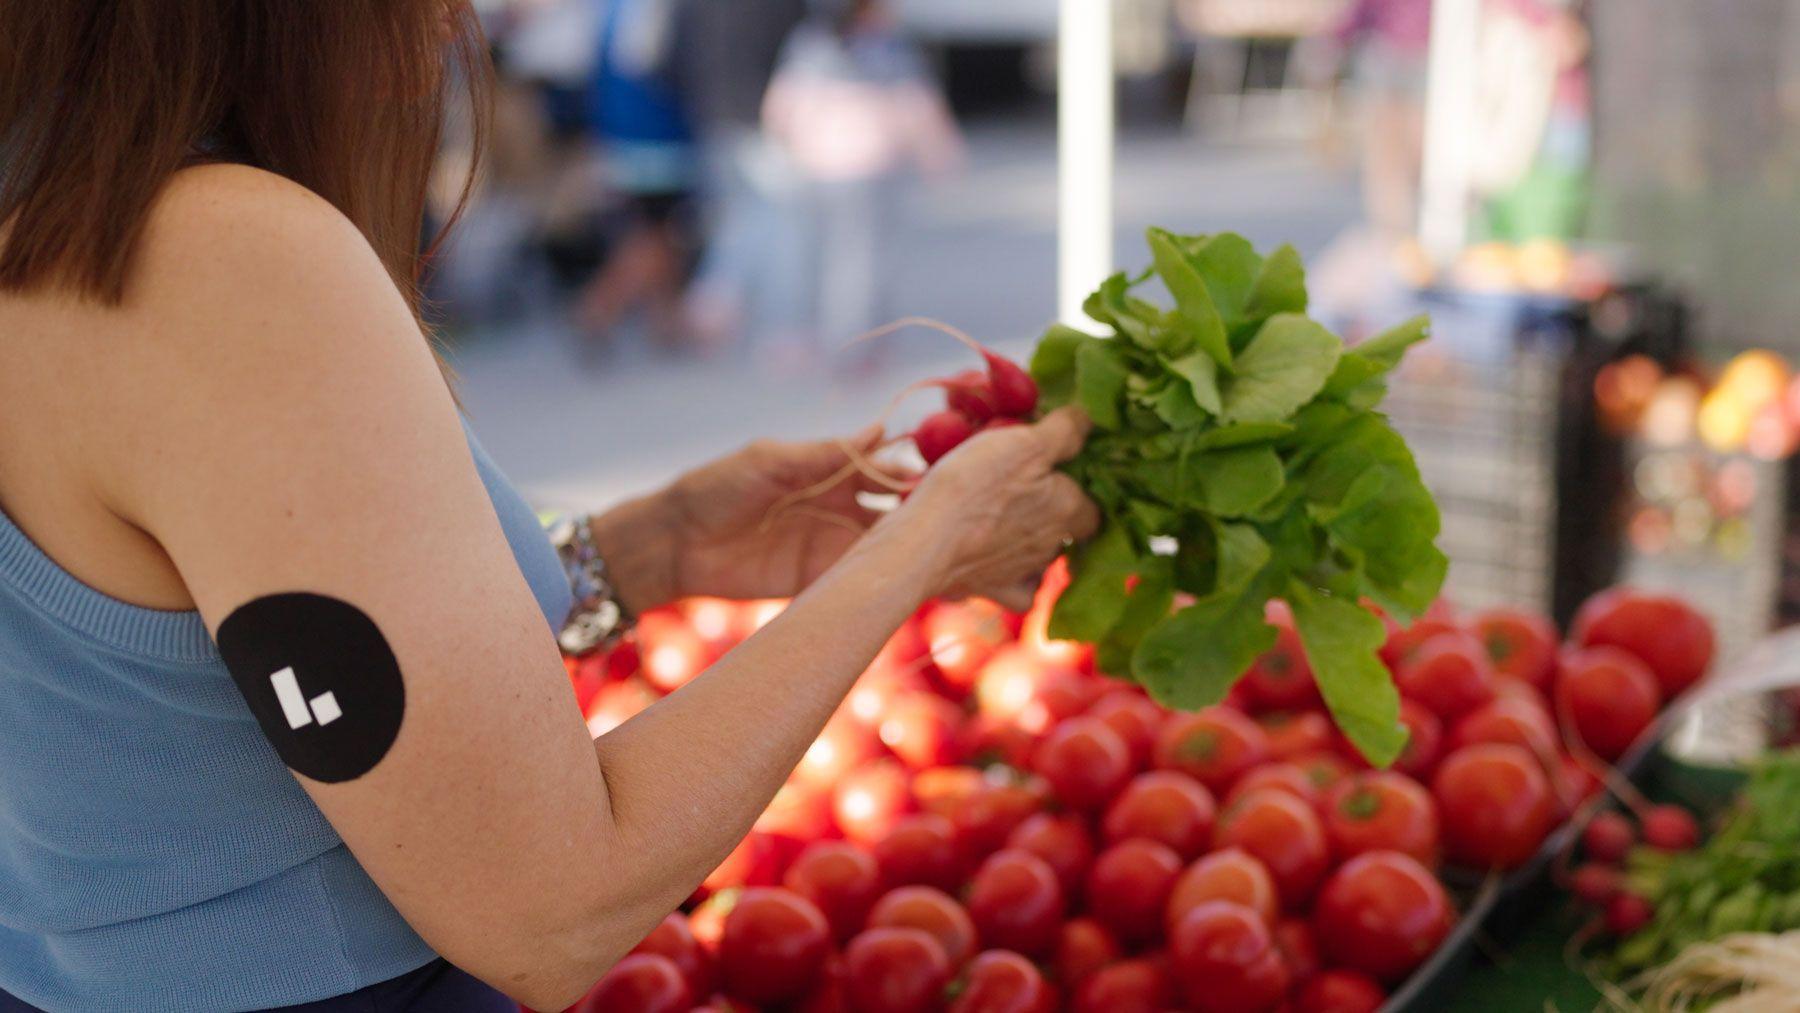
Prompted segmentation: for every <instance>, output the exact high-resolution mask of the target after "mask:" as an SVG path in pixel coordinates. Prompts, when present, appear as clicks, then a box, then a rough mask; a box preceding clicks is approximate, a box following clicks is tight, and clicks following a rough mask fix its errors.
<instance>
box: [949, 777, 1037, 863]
mask: <svg viewBox="0 0 1800 1013" xmlns="http://www.w3.org/2000/svg"><path fill="white" fill-rule="evenodd" d="M1043 807H1044V800H1043V798H1042V797H1041V796H1039V795H1038V793H1037V792H1035V791H1033V790H1032V789H1031V788H1030V787H1029V786H1027V785H1024V784H985V785H983V786H982V788H981V790H980V791H978V792H976V793H975V794H973V795H971V796H969V797H968V798H966V799H963V800H962V801H961V802H960V803H959V804H958V805H957V806H956V807H955V808H954V809H952V810H951V812H950V822H952V823H954V824H956V833H957V836H958V838H959V839H960V840H961V843H962V850H963V859H964V860H965V861H966V862H968V863H969V864H970V865H974V864H975V863H977V862H979V861H980V860H981V859H983V858H986V857H987V856H988V855H990V854H992V853H993V852H994V850H995V849H997V848H999V847H1000V846H1001V845H1003V844H1005V843H1006V839H1007V838H1008V837H1009V836H1011V835H1012V832H1013V831H1014V830H1015V829H1017V828H1018V826H1019V824H1021V823H1023V822H1025V819H1026V818H1027V817H1029V816H1030V815H1031V814H1032V813H1035V812H1038V811H1040V810H1041V809H1043Z"/></svg>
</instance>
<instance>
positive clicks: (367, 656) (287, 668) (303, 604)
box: [218, 592, 406, 783]
mask: <svg viewBox="0 0 1800 1013" xmlns="http://www.w3.org/2000/svg"><path fill="white" fill-rule="evenodd" d="M218 644H219V654H220V656H221V657H223V658H224V659H225V668H226V669H227V670H228V671H230V672H231V678H232V680H233V681H234V682H236V683H237V686H238V690H239V692H241V693H243V694H244V700H245V702H247V703H248V704H249V705H250V713H252V714H254V715H255V716H256V721H257V723H258V724H260V725H261V726H262V729H263V733H264V734H266V735H267V736H268V737H269V742H270V743H271V744H273V745H274V746H275V752H276V753H277V754H279V755H280V756H281V762H283V763H285V764H287V765H288V766H289V767H290V768H292V769H293V770H294V771H295V772H297V773H300V774H304V775H306V776H307V777H310V778H312V779H313V780H315V781H324V782H327V783H335V782H339V781H349V780H353V779H355V778H358V777H361V776H362V775H364V774H366V773H368V772H369V771H370V770H372V769H374V767H375V765H376V764H377V763H380V762H381V758H382V757H383V756H386V755H387V751H388V748H389V747H391V746H392V745H393V744H394V738H395V737H396V736H398V735H399V734H400V720H401V718H402V716H403V715H404V714H405V711H406V687H405V685H404V684H402V682H401V681H400V664H399V662H397V661H395V660H394V651H393V649H392V648H390V647H389V646H388V642H387V638H385V637H383V636H382V635H381V630H380V629H379V628H377V627H376V625H375V623H374V621H373V620H371V619H370V618H369V617H368V616H366V615H364V614H363V613H362V611H361V610H360V609H358V608H356V607H355V606H354V605H350V604H348V603H346V602H342V601H339V600H337V599H336V598H328V597H326V596H324V595H319V594H307V593H304V592H295V593H289V594H275V595H269V596H268V597H265V598H258V599H256V600H255V601H253V602H250V603H249V604H247V605H244V606H243V607H242V608H239V609H238V610H237V611H235V612H233V613H231V615H229V616H226V617H225V621H224V622H223V623H220V624H219V634H218Z"/></svg>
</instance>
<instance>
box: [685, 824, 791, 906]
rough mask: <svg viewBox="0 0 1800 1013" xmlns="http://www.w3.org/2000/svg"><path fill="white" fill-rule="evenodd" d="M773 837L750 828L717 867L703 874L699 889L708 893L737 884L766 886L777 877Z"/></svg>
mask: <svg viewBox="0 0 1800 1013" xmlns="http://www.w3.org/2000/svg"><path fill="white" fill-rule="evenodd" d="M777 852H778V849H777V847H776V845H775V838H774V837H772V836H770V835H769V834H765V833H761V832H759V831H756V830H752V831H750V832H749V833H747V834H745V835H744V839H743V840H741V841H739V842H738V843H737V847H735V848H732V849H731V854H729V855H726V856H725V860H724V861H722V862H720V863H719V865H718V867H717V868H715V869H713V871H711V872H709V873H707V874H706V879H704V880H702V881H701V883H700V888H701V889H702V890H704V891H706V892H708V893H716V892H717V891H720V890H730V889H732V888H734V887H740V886H768V885H769V884H771V883H774V882H775V881H776V880H777V879H780V878H781V872H780V870H779V869H778V865H779V864H780V856H779V855H778V854H777Z"/></svg>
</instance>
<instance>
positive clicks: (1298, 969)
mask: <svg viewBox="0 0 1800 1013" xmlns="http://www.w3.org/2000/svg"><path fill="white" fill-rule="evenodd" d="M1272 931H1273V933H1274V936H1275V949H1277V950H1279V951H1280V952H1281V962H1282V963H1284V964H1286V965H1287V969H1288V977H1289V978H1290V979H1291V980H1293V981H1295V982H1301V981H1308V980H1310V979H1311V978H1312V977H1313V976H1314V975H1316V974H1318V973H1319V969H1320V968H1321V967H1322V966H1323V965H1322V964H1321V963H1320V958H1319V942H1318V940H1316V939H1314V938H1313V931H1312V923H1311V922H1309V921H1307V920H1306V919H1304V918H1283V919H1282V920H1281V921H1278V922H1276V923H1275V928H1274V929H1273V930H1272Z"/></svg>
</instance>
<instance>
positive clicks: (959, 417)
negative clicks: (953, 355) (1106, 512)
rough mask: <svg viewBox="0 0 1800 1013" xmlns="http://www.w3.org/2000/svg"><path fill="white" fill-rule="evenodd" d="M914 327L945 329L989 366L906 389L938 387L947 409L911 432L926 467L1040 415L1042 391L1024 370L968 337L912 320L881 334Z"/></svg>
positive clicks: (927, 321) (951, 329) (938, 325)
mask: <svg viewBox="0 0 1800 1013" xmlns="http://www.w3.org/2000/svg"><path fill="white" fill-rule="evenodd" d="M914 324H918V325H922V326H930V327H935V328H937V329H939V330H941V331H943V332H944V333H946V334H948V335H950V336H951V337H953V338H955V339H956V340H958V341H960V342H962V343H963V344H965V345H967V346H969V348H971V349H973V350H974V351H975V353H976V354H978V355H980V356H981V358H982V360H983V361H984V362H986V363H987V371H986V372H983V371H981V370H978V369H966V370H963V371H962V372H960V373H956V374H954V375H952V376H947V377H941V378H939V379H935V380H923V381H920V382H919V383H917V384H914V385H913V386H912V387H910V388H908V390H914V389H917V388H920V387H940V388H942V389H943V391H944V408H943V410H942V411H938V412H933V413H932V414H930V415H927V416H925V418H924V419H922V420H920V422H919V424H918V425H917V426H916V427H914V429H913V431H912V432H911V433H910V434H909V435H910V436H911V437H912V441H913V444H914V445H915V446H917V447H918V449H919V456H920V457H922V458H924V459H925V463H926V464H928V465H930V464H936V463H937V462H938V460H939V459H940V458H942V457H943V456H944V455H945V454H948V453H949V452H950V451H952V450H955V449H956V448H957V447H958V446H960V445H961V444H962V443H963V441H964V440H967V439H968V438H969V437H971V436H974V435H975V434H976V433H979V432H982V431H984V430H987V429H995V428H998V427H1000V426H1016V425H1019V424H1021V423H1024V422H1029V421H1031V417H1032V414H1033V413H1034V412H1036V411H1037V404H1038V388H1037V382H1036V381H1034V380H1033V379H1032V378H1031V374H1030V373H1028V372H1026V371H1025V367H1023V366H1021V365H1019V364H1018V363H1016V362H1013V361H1011V360H1010V359H1007V358H1006V357H1005V356H1003V355H1000V354H999V353H997V352H995V351H993V350H992V349H989V348H986V347H984V346H983V345H982V344H981V343H980V342H978V341H976V340H975V339H974V338H971V337H969V336H968V335H967V334H964V333H962V332H961V331H959V330H957V329H955V328H953V327H949V326H946V325H944V324H940V323H937V322H936V321H931V320H925V319H922V318H912V317H909V318H907V319H905V320H901V321H896V322H895V323H894V324H893V325H891V326H890V327H888V328H883V329H882V331H881V332H878V333H885V332H886V331H888V330H891V329H897V328H899V327H904V326H910V325H914Z"/></svg>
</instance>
